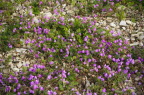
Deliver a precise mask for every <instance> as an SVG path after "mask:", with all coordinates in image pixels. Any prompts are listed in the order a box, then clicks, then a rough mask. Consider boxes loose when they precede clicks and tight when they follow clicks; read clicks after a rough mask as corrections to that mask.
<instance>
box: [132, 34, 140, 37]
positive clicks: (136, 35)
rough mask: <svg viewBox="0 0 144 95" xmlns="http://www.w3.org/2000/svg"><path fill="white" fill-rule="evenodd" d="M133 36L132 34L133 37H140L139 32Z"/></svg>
mask: <svg viewBox="0 0 144 95" xmlns="http://www.w3.org/2000/svg"><path fill="white" fill-rule="evenodd" d="M131 36H132V37H139V35H138V34H132V35H131Z"/></svg>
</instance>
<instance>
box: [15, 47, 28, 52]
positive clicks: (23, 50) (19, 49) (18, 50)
mask: <svg viewBox="0 0 144 95" xmlns="http://www.w3.org/2000/svg"><path fill="white" fill-rule="evenodd" d="M26 50H27V49H24V48H16V52H23V53H24V52H26Z"/></svg>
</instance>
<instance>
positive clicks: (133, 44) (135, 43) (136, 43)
mask: <svg viewBox="0 0 144 95" xmlns="http://www.w3.org/2000/svg"><path fill="white" fill-rule="evenodd" d="M138 44H139V42H134V43H132V44H130V46H136V45H138Z"/></svg>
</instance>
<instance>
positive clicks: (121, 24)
mask: <svg viewBox="0 0 144 95" xmlns="http://www.w3.org/2000/svg"><path fill="white" fill-rule="evenodd" d="M119 25H120V26H127V24H126V21H124V20H122V21H121V22H120V24H119Z"/></svg>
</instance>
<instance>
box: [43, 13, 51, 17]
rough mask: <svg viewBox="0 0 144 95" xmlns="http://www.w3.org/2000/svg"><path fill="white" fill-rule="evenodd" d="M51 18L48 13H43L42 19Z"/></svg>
mask: <svg viewBox="0 0 144 95" xmlns="http://www.w3.org/2000/svg"><path fill="white" fill-rule="evenodd" d="M50 17H52V14H51V13H50V12H48V13H44V18H50Z"/></svg>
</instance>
